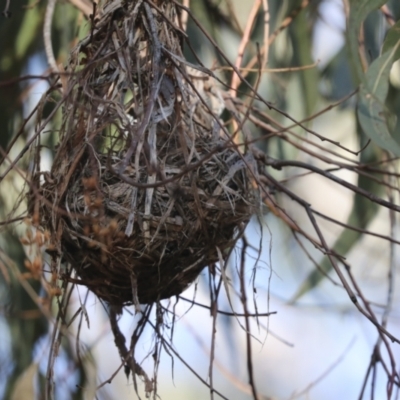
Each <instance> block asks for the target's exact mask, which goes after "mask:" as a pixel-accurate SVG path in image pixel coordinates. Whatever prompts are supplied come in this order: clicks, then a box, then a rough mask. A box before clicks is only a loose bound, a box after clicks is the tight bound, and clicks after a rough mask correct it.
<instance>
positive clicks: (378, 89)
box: [357, 24, 400, 156]
mask: <svg viewBox="0 0 400 400" xmlns="http://www.w3.org/2000/svg"><path fill="white" fill-rule="evenodd" d="M396 38H397V40H395V39H396ZM383 48H384V49H388V50H387V51H386V52H385V53H384V54H382V55H381V56H380V57H379V58H377V59H376V60H375V61H374V62H373V63H372V64H371V65H370V67H369V68H368V71H367V73H366V74H365V77H364V78H363V80H362V84H361V86H360V92H359V95H358V106H357V115H358V120H359V122H360V124H361V126H362V128H363V131H364V132H365V134H366V135H367V136H368V137H369V138H370V139H371V140H372V141H374V142H375V143H376V144H377V145H378V146H379V147H381V148H382V149H385V150H387V151H390V152H392V153H393V154H395V155H396V156H400V145H399V144H398V143H397V142H396V141H395V140H394V139H393V137H392V134H393V133H394V128H395V126H396V116H395V115H394V114H392V113H391V112H390V111H389V110H388V108H387V107H386V105H385V101H386V97H387V94H388V90H389V74H390V69H391V68H392V65H393V62H394V61H396V59H397V58H400V29H399V25H398V24H396V25H394V26H393V27H392V28H391V29H390V31H389V33H388V36H387V40H385V43H384V46H383Z"/></svg>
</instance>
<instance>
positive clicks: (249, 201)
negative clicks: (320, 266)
mask: <svg viewBox="0 0 400 400" xmlns="http://www.w3.org/2000/svg"><path fill="white" fill-rule="evenodd" d="M154 3H155V4H154V5H153V6H150V5H149V4H148V3H146V2H142V1H133V2H126V3H118V2H116V1H113V2H112V3H109V4H108V5H107V4H106V5H105V7H104V9H103V10H102V11H101V12H100V14H99V15H101V17H100V18H99V19H97V20H95V25H94V26H93V27H92V29H91V32H90V34H88V36H87V37H86V38H84V39H83V40H82V41H81V42H80V43H79V44H78V46H77V47H76V48H75V49H74V51H73V52H72V53H71V56H70V61H69V64H68V67H67V69H66V72H67V74H66V75H65V76H64V79H63V88H64V89H63V95H64V99H65V100H64V104H63V117H62V125H61V132H60V142H59V145H58V148H57V152H56V157H55V161H54V164H53V167H52V170H51V172H50V174H48V175H47V177H46V179H45V181H44V183H43V184H42V185H41V186H40V188H39V189H38V191H36V195H35V198H34V199H31V201H34V202H36V204H39V207H38V206H36V209H39V218H40V224H41V225H42V227H43V228H45V229H47V230H48V231H50V233H51V237H52V243H51V248H50V249H49V251H52V254H53V255H54V256H55V257H62V258H63V260H65V261H68V262H69V263H70V264H71V265H72V267H73V268H74V269H75V271H76V272H77V275H78V277H79V280H75V281H74V282H75V283H79V284H82V285H85V286H87V287H88V288H89V289H90V290H92V291H93V292H94V293H96V294H97V295H98V296H99V297H100V298H101V299H103V300H105V301H107V302H108V303H110V304H112V305H116V306H124V305H127V304H135V305H138V304H139V303H152V302H156V301H158V300H160V299H164V298H168V297H171V296H174V295H179V294H180V293H181V292H182V291H183V290H185V289H186V288H187V287H188V286H189V285H190V284H191V283H192V282H193V281H194V280H195V279H196V277H197V276H198V274H199V273H200V272H201V271H202V269H203V268H205V267H206V266H209V265H211V264H213V263H215V262H218V261H222V262H223V261H224V260H225V258H226V257H227V255H228V253H229V250H230V249H232V248H233V246H234V245H235V242H236V240H237V237H238V235H240V234H241V232H243V229H244V227H245V226H246V224H247V222H248V221H249V219H250V217H251V215H252V214H253V213H254V209H255V205H256V196H255V194H254V192H253V190H252V186H251V181H252V179H253V178H252V174H253V172H254V169H253V163H252V158H251V155H247V154H245V153H244V152H243V151H240V150H239V149H238V148H237V146H235V145H234V143H233V141H232V139H231V138H230V137H229V135H227V130H226V129H225V127H224V125H223V122H222V121H221V120H220V119H219V115H220V113H221V111H222V110H223V109H224V103H223V99H222V96H221V95H220V92H219V89H218V88H217V86H216V84H215V82H214V80H213V78H211V77H210V76H209V75H207V74H206V73H205V72H200V71H196V70H195V69H193V68H189V67H188V66H187V64H186V62H185V60H184V57H183V55H182V51H181V45H182V35H183V33H182V32H181V30H180V28H179V14H178V12H177V9H176V7H175V5H174V3H172V2H169V1H163V2H161V1H160V2H154ZM38 193H39V196H38V195H37V194H38Z"/></svg>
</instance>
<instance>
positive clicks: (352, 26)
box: [347, 0, 387, 82]
mask: <svg viewBox="0 0 400 400" xmlns="http://www.w3.org/2000/svg"><path fill="white" fill-rule="evenodd" d="M386 2H387V0H350V2H349V6H350V15H349V20H348V29H347V32H348V35H347V39H348V42H349V49H350V59H351V63H352V65H353V68H354V70H355V75H356V79H357V80H358V82H360V81H362V79H363V76H364V69H363V65H362V63H361V60H360V54H359V48H360V46H359V40H358V39H359V33H360V28H361V24H362V23H363V21H364V20H365V18H366V17H367V16H368V14H369V13H370V12H371V11H373V10H376V9H377V8H379V7H381V6H383V5H384V4H385V3H386Z"/></svg>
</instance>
